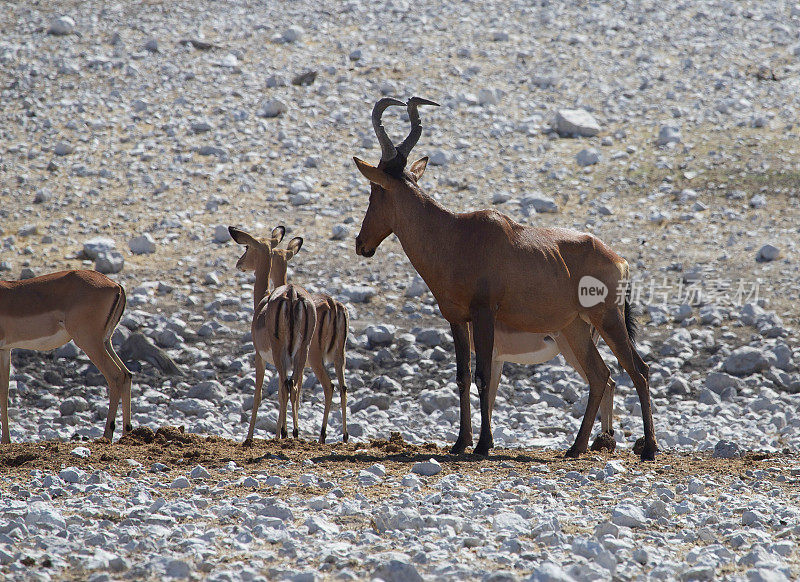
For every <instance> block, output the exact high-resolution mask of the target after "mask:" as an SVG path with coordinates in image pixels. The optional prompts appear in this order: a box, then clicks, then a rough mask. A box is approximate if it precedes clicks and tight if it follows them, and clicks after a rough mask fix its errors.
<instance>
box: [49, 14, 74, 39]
mask: <svg viewBox="0 0 800 582" xmlns="http://www.w3.org/2000/svg"><path fill="white" fill-rule="evenodd" d="M73 32H75V21H74V20H73V19H72V18H71V17H70V16H58V17H56V18H55V19H53V20H52V21H51V22H50V26H49V27H48V28H47V34H52V35H55V36H66V35H68V34H72V33H73Z"/></svg>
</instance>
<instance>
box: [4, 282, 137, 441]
mask: <svg viewBox="0 0 800 582" xmlns="http://www.w3.org/2000/svg"><path fill="white" fill-rule="evenodd" d="M123 311H125V290H124V289H123V288H122V286H121V285H119V284H117V283H115V282H114V281H112V280H111V279H109V278H108V277H106V276H105V275H102V274H101V273H98V272H97V271H82V270H78V271H61V272H58V273H50V274H48V275H42V276H40V277H33V278H32V279H24V280H22V281H0V417H1V418H2V424H3V428H2V431H3V432H2V438H1V439H0V442H1V443H10V442H11V436H10V434H9V430H8V385H9V375H10V367H11V350H13V349H14V348H21V349H26V350H52V349H55V348H57V347H59V346H63V345H64V344H65V343H67V342H68V341H70V340H72V341H74V342H75V345H77V346H78V347H79V348H81V349H82V350H83V351H84V353H85V354H86V355H87V356H89V359H90V360H91V361H92V363H93V364H94V365H95V366H97V369H98V370H100V372H101V373H102V374H103V376H105V378H106V381H107V382H108V389H109V402H108V416H107V418H106V427H105V431H104V432H103V437H104V438H106V439H108V440H109V441H111V437H112V436H113V435H114V426H115V422H114V420H115V417H116V415H117V407H118V406H119V402H120V398H121V399H122V420H123V429H122V432H123V434H125V433H126V432H128V431H130V430H131V379H132V377H131V373H130V371H129V370H128V368H126V367H125V364H124V363H123V362H122V360H121V359H120V358H119V356H118V355H117V353H116V352H115V351H114V348H113V347H112V346H111V335H112V334H113V333H114V328H116V327H117V324H118V323H119V320H120V318H121V317H122V312H123Z"/></svg>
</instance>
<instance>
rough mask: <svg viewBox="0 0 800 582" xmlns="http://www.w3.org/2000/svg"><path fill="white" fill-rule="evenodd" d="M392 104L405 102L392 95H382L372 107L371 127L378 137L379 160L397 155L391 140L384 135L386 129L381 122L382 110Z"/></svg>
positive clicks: (385, 159)
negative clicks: (379, 147) (379, 145)
mask: <svg viewBox="0 0 800 582" xmlns="http://www.w3.org/2000/svg"><path fill="white" fill-rule="evenodd" d="M392 105H405V103H403V102H402V101H400V100H399V99H395V98H393V97H383V98H382V99H379V100H378V102H377V103H376V104H375V107H373V108H372V127H373V128H375V135H376V136H377V137H378V143H380V144H381V160H384V161H389V160H391V159H392V158H394V157H395V156H396V155H397V150H396V149H395V147H394V144H392V140H390V139H389V136H388V135H386V130H385V129H384V127H383V124H382V123H381V117H382V116H383V112H384V111H385V110H386V108H387V107H391V106H392Z"/></svg>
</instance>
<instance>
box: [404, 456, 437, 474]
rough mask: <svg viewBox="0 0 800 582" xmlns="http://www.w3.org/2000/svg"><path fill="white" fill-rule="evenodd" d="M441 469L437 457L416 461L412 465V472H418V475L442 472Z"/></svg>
mask: <svg viewBox="0 0 800 582" xmlns="http://www.w3.org/2000/svg"><path fill="white" fill-rule="evenodd" d="M441 470H442V466H441V465H440V464H439V461H437V460H436V459H429V460H427V461H420V462H418V463H414V465H413V466H412V467H411V472H412V473H416V474H417V475H426V476H431V475H436V474H438V473H440V472H441Z"/></svg>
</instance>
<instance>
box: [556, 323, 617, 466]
mask: <svg viewBox="0 0 800 582" xmlns="http://www.w3.org/2000/svg"><path fill="white" fill-rule="evenodd" d="M562 334H563V335H564V337H565V338H566V340H567V342H568V343H569V346H570V348H571V350H572V353H573V355H574V356H575V360H576V361H577V362H578V365H579V366H580V367H581V369H582V370H583V372H584V374H585V375H586V378H587V379H588V381H589V401H588V403H587V404H586V413H585V414H584V416H583V421H582V422H581V427H580V429H579V430H578V436H577V437H576V438H575V444H573V445H572V447H570V448H569V450H568V451H567V452H566V456H567V457H573V458H574V457H577V456H579V455H580V454H582V453H585V452H587V450H588V445H589V436H590V435H591V432H592V426H594V421H595V419H596V418H597V412H598V410H599V409H600V402H601V400H602V399H603V395H604V393H605V391H606V386H607V385H608V380H609V377H610V375H611V373H610V372H609V371H608V367H607V366H606V364H605V362H603V358H602V357H601V356H600V352H598V351H597V346H596V345H595V343H594V340H593V339H592V334H591V327H590V326H589V324H587V323H586V322H585V321H583V320H582V319H580V318H576V319H575V320H573V322H572V323H570V324H569V325H568V326H567V327H566V328H565V329H563V330H562Z"/></svg>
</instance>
